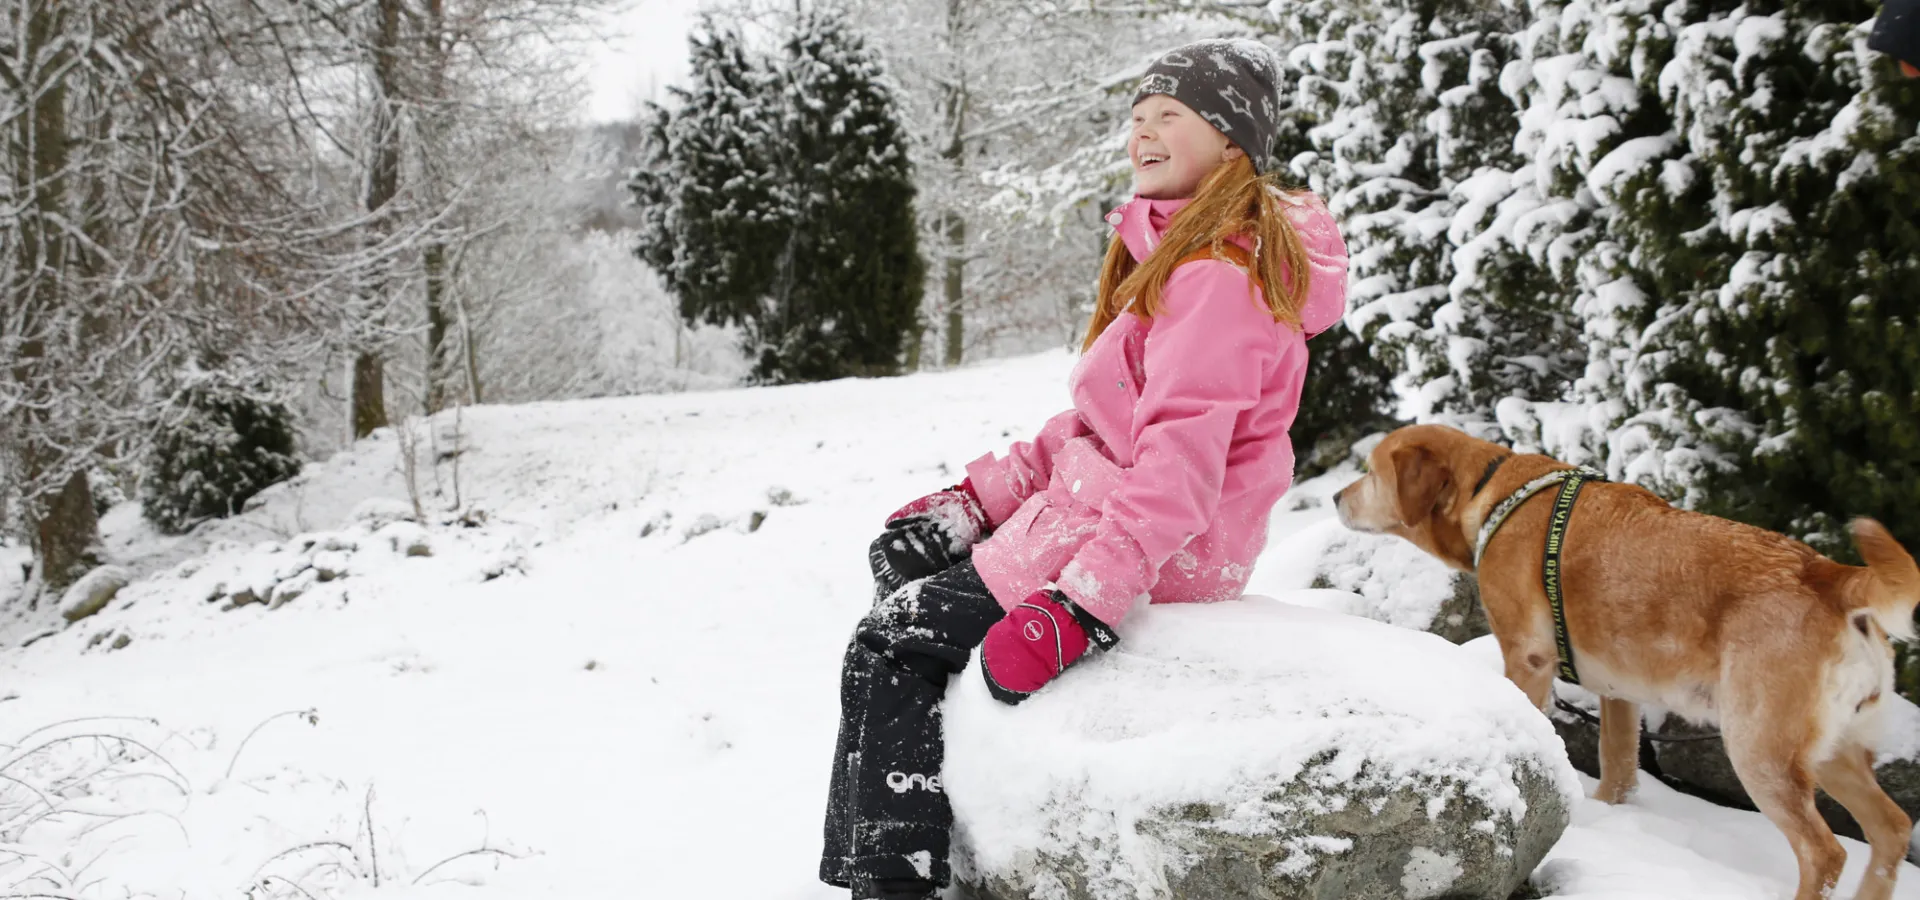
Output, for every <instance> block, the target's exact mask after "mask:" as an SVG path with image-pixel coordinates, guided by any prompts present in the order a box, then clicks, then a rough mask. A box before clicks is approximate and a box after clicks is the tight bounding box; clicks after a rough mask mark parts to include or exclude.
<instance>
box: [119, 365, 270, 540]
mask: <svg viewBox="0 0 1920 900" xmlns="http://www.w3.org/2000/svg"><path fill="white" fill-rule="evenodd" d="M180 382H181V386H180V389H179V390H178V391H177V392H176V393H175V394H174V396H173V397H172V399H171V401H170V402H169V403H168V404H167V405H166V406H165V407H162V409H161V413H160V418H159V419H158V421H156V422H155V423H154V429H153V436H152V445H151V450H149V452H148V455H147V466H146V472H145V475H144V478H143V479H142V481H141V488H140V506H141V512H142V514H144V515H145V516H146V518H147V520H148V521H150V522H152V523H153V525H154V527H155V528H158V529H159V530H160V531H161V532H162V533H165V534H180V533H183V532H185V531H186V530H187V529H189V528H192V527H193V526H194V525H196V524H198V523H200V522H202V521H204V520H206V519H211V518H217V517H220V516H229V515H233V514H234V513H236V512H239V511H240V508H241V506H242V505H243V504H245V503H246V502H247V500H248V499H249V498H251V497H252V496H253V495H255V494H258V493H260V492H261V491H263V490H265V489H266V488H267V487H269V486H271V485H274V484H277V483H279V482H282V481H285V480H287V479H288V478H292V477H293V476H295V475H297V474H299V473H300V460H299V458H298V456H297V455H296V452H297V451H296V450H295V447H294V422H293V412H292V410H290V409H288V407H287V405H286V403H285V402H283V401H282V400H280V399H279V398H278V397H276V396H274V395H273V394H272V393H271V392H270V391H269V390H268V388H267V385H266V384H265V383H264V382H262V381H261V380H259V379H249V378H245V377H241V376H236V375H234V374H232V373H230V372H226V371H204V370H198V369H194V370H189V371H187V372H184V373H182V374H181V376H180Z"/></svg>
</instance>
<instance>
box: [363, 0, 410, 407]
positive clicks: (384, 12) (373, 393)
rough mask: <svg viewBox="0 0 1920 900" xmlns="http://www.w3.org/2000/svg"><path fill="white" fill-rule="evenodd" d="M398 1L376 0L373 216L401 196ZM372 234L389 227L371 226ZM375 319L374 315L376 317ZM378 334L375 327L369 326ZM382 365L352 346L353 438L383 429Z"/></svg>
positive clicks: (372, 353) (372, 291) (372, 282)
mask: <svg viewBox="0 0 1920 900" xmlns="http://www.w3.org/2000/svg"><path fill="white" fill-rule="evenodd" d="M401 2H402V0H379V3H378V6H377V8H376V9H375V14H376V21H375V28H374V34H373V88H374V98H373V121H372V123H371V125H372V128H371V137H372V146H371V147H369V148H368V150H369V160H368V167H369V171H368V172H367V193H366V198H365V199H366V202H365V204H364V206H365V208H366V210H367V212H369V213H377V212H379V211H380V210H381V209H383V208H385V207H386V205H387V204H388V203H390V202H392V201H393V198H394V197H395V196H396V195H397V194H399V193H400V123H399V116H398V115H397V108H398V106H399V103H400V58H399V54H400V6H401ZM374 227H375V229H376V232H378V231H387V230H390V229H391V226H390V225H384V224H376V225H375V226H374ZM370 265H371V266H372V267H373V270H372V271H370V272H368V273H367V278H366V283H365V287H366V299H367V301H368V302H369V303H370V304H371V306H372V308H373V309H375V310H378V309H380V308H381V307H382V306H383V305H384V304H383V301H382V298H383V297H384V296H385V295H386V292H387V290H388V287H389V284H390V278H389V277H388V275H387V273H386V272H385V271H384V270H383V269H382V268H381V267H383V266H385V265H387V264H386V263H385V262H383V261H375V262H373V263H371V264H370ZM375 317H376V318H378V313H375ZM368 331H369V332H374V333H377V332H378V329H377V328H369V329H368ZM386 370H387V366H386V361H385V360H384V359H383V358H382V357H381V355H380V351H379V349H378V348H376V347H372V346H366V345H363V346H361V347H358V348H356V350H355V355H354V359H353V436H354V438H356V439H358V438H363V437H366V436H367V435H369V434H372V433H373V431H374V429H377V428H384V427H386V425H387V399H386Z"/></svg>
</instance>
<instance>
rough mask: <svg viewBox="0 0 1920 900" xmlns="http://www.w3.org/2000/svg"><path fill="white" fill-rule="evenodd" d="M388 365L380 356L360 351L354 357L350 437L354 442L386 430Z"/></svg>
mask: <svg viewBox="0 0 1920 900" xmlns="http://www.w3.org/2000/svg"><path fill="white" fill-rule="evenodd" d="M386 373H387V363H386V360H383V359H381V358H380V354H378V353H372V352H368V351H361V352H360V353H357V354H355V355H354V357H353V437H354V439H355V440H358V439H360V438H363V437H366V436H367V435H369V434H372V433H373V432H374V431H375V430H376V429H380V428H385V427H387V376H386Z"/></svg>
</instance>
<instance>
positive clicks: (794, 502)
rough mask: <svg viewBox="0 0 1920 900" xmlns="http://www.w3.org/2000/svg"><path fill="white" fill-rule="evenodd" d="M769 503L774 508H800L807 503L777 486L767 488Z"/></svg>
mask: <svg viewBox="0 0 1920 900" xmlns="http://www.w3.org/2000/svg"><path fill="white" fill-rule="evenodd" d="M767 502H768V503H771V504H773V505H774V506H799V505H800V504H802V503H805V502H806V501H805V500H801V499H799V498H797V497H795V496H794V495H793V492H792V491H790V490H787V489H786V488H783V487H780V486H778V485H775V486H774V487H770V488H767Z"/></svg>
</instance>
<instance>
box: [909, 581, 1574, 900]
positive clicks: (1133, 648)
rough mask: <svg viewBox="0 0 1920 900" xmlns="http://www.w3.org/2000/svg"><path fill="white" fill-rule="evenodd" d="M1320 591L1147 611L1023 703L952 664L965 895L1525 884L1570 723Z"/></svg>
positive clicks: (1474, 892) (1354, 892)
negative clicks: (1341, 609) (1560, 730)
mask: <svg viewBox="0 0 1920 900" xmlns="http://www.w3.org/2000/svg"><path fill="white" fill-rule="evenodd" d="M1325 599H1326V598H1324V597H1318V596H1307V595H1305V594H1302V595H1300V600H1301V601H1302V605H1300V606H1291V607H1289V606H1287V605H1286V604H1276V603H1274V602H1273V601H1270V600H1264V599H1261V598H1253V599H1249V600H1243V601H1241V602H1239V603H1221V604H1205V605H1196V606H1195V607H1194V608H1190V609H1175V608H1172V607H1164V608H1163V607H1146V608H1144V609H1138V610H1136V611H1134V612H1133V613H1132V614H1131V617H1130V619H1129V624H1130V626H1132V627H1131V628H1130V629H1129V631H1128V633H1126V634H1124V635H1123V637H1122V645H1121V647H1122V648H1123V649H1122V650H1121V651H1117V652H1114V653H1108V654H1102V655H1101V656H1098V657H1096V658H1095V659H1094V660H1091V661H1090V662H1089V663H1087V664H1086V665H1085V666H1084V667H1082V668H1081V669H1077V670H1076V671H1074V672H1070V673H1068V674H1067V675H1065V676H1063V677H1062V678H1061V679H1060V680H1059V681H1058V682H1057V683H1055V684H1052V685H1049V686H1048V688H1047V690H1046V691H1043V692H1041V693H1040V694H1038V695H1036V696H1035V697H1034V698H1033V699H1032V700H1029V701H1027V702H1026V703H1025V704H1023V705H1022V706H1021V707H1020V708H1019V710H1018V711H1017V712H1015V713H1011V714H1010V713H1008V712H1006V710H1005V707H1004V706H1001V705H1000V704H998V703H997V702H995V701H993V700H991V699H990V698H987V697H985V688H984V686H981V685H977V684H976V682H977V681H978V679H959V680H958V681H957V684H956V686H955V688H954V689H952V690H950V691H949V694H948V702H947V707H946V712H945V717H946V732H947V736H948V755H947V764H946V767H945V769H944V771H943V775H942V782H943V787H944V789H945V791H946V793H947V794H948V795H949V796H950V797H951V798H952V800H953V804H954V810H955V814H956V827H955V832H954V848H955V857H954V861H955V876H956V881H957V882H958V883H959V884H960V885H961V886H962V888H961V891H962V893H961V894H960V896H963V897H972V898H976V900H1026V898H1029V897H1046V898H1049V900H1121V898H1125V900H1202V898H1205V900H1216V898H1262V900H1334V898H1340V900H1428V898H1451V900H1508V898H1509V897H1511V896H1512V895H1513V894H1514V893H1515V892H1516V891H1517V890H1520V889H1521V888H1522V886H1523V885H1524V884H1525V883H1526V881H1527V878H1528V877H1529V876H1530V875H1531V874H1532V872H1533V870H1534V869H1535V868H1536V867H1537V866H1538V865H1539V863H1540V861H1541V860H1542V859H1543V858H1544V857H1545V855H1546V854H1547V852H1548V851H1549V850H1550V849H1551V848H1552V846H1553V845H1554V843H1555V842H1556V841H1558V840H1559V837H1560V835H1561V834H1562V832H1563V831H1564V830H1565V829H1566V827H1567V825H1568V823H1569V819H1570V810H1571V805H1572V803H1573V802H1574V801H1575V800H1577V799H1578V797H1579V795H1580V788H1579V784H1578V782H1577V780H1576V779H1575V777H1574V774H1573V771H1572V769H1571V768H1570V767H1568V766H1567V763H1566V761H1565V758H1564V756H1563V755H1562V751H1561V746H1560V741H1559V740H1558V739H1557V738H1556V736H1555V734H1554V732H1553V729H1552V728H1551V727H1550V726H1549V724H1548V722H1547V721H1546V720H1545V719H1544V718H1543V717H1541V715H1540V713H1539V712H1538V711H1537V710H1535V709H1533V708H1532V707H1531V706H1530V705H1529V704H1528V703H1527V702H1526V699H1525V698H1524V697H1523V696H1521V695H1520V694H1519V693H1518V692H1516V691H1513V690H1512V689H1511V686H1510V685H1508V684H1507V683H1506V682H1505V679H1504V678H1503V677H1502V676H1500V675H1499V674H1498V673H1497V672H1493V671H1489V670H1488V668H1487V667H1486V666H1485V665H1484V664H1483V663H1482V662H1481V661H1477V660H1475V659H1474V658H1473V656H1472V655H1471V654H1467V653H1463V652H1462V651H1461V650H1459V649H1456V648H1454V647H1451V646H1449V645H1448V644H1447V643H1445V642H1443V641H1440V640H1436V639H1435V638H1434V637H1433V636H1429V635H1425V634H1419V633H1415V632H1413V631H1411V630H1404V629H1397V628H1391V627H1388V626H1385V625H1383V624H1381V623H1377V622H1371V621H1366V620H1364V619H1359V618H1355V617H1351V616H1345V615H1339V614H1337V613H1332V612H1328V611H1325V610H1324V609H1309V608H1306V607H1305V604H1306V603H1315V604H1319V603H1320V602H1321V601H1323V600H1325ZM1181 606H1184V605H1181ZM1383 659H1391V660H1393V661H1394V662H1393V665H1392V668H1393V671H1401V670H1404V671H1407V672H1419V673H1421V677H1420V678H1417V679H1406V678H1399V677H1383V673H1382V672H1381V671H1380V666H1381V662H1380V661H1381V660H1383ZM1174 747H1177V748H1179V750H1178V751H1177V752H1176V753H1175V754H1174V756H1175V759H1174V760H1172V761H1169V760H1167V759H1165V756H1166V754H1167V753H1168V752H1169V748H1174ZM1135 755H1138V756H1139V758H1137V759H1136V758H1134V756H1135ZM1016 758H1017V759H1018V763H1017V768H1018V771H1017V772H1012V773H1010V772H1009V770H1008V765H1009V760H1010V759H1016ZM1287 760H1292V762H1286V761H1287ZM1170 767H1171V768H1170ZM1158 772H1168V774H1169V775H1170V776H1172V777H1170V778H1168V779H1165V780H1164V781H1163V780H1162V779H1160V778H1159V777H1157V775H1155V774H1154V773H1158ZM1183 772H1184V773H1183ZM1206 773H1233V774H1232V775H1231V776H1230V777H1227V778H1224V779H1223V778H1220V777H1219V776H1209V775H1208V774H1206Z"/></svg>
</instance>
